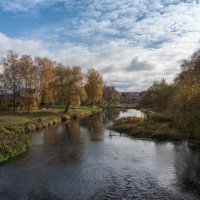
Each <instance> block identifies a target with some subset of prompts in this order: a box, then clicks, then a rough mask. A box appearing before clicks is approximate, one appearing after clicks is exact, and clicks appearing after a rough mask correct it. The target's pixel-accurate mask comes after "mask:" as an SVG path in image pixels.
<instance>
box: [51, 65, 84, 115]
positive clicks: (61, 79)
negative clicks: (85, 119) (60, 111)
mask: <svg viewBox="0 0 200 200" xmlns="http://www.w3.org/2000/svg"><path fill="white" fill-rule="evenodd" d="M54 88H55V89H56V91H57V97H58V100H59V102H60V103H63V104H64V105H65V110H64V112H65V113H67V111H68V109H69V106H70V105H73V106H76V105H80V101H81V99H82V98H83V97H84V87H83V74H82V72H81V68H80V67H65V66H64V65H62V64H59V65H58V66H57V67H56V79H55V82H54Z"/></svg>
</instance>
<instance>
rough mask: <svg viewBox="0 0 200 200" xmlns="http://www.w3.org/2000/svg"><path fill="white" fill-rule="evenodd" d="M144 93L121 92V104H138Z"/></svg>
mask: <svg viewBox="0 0 200 200" xmlns="http://www.w3.org/2000/svg"><path fill="white" fill-rule="evenodd" d="M144 93H146V91H143V92H122V95H121V100H120V101H121V103H128V104H133V103H138V102H139V101H140V100H141V98H142V96H143V95H144Z"/></svg>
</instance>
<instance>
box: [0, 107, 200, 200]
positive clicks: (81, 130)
mask: <svg viewBox="0 0 200 200" xmlns="http://www.w3.org/2000/svg"><path fill="white" fill-rule="evenodd" d="M128 113H129V114H131V115H133V113H136V115H138V114H142V113H139V112H138V111H134V110H132V111H130V110H129V111H127V112H126V111H124V112H122V111H119V110H113V111H112V112H110V111H105V112H104V113H102V114H100V115H95V116H92V117H89V118H87V119H84V120H81V121H80V122H79V121H78V120H75V121H71V122H70V123H69V124H68V125H60V126H58V127H53V128H48V129H44V130H40V131H37V132H35V133H33V134H32V138H31V147H30V149H29V151H28V152H27V153H26V154H24V155H22V156H20V157H18V158H16V159H14V160H11V161H9V162H7V163H5V164H3V165H1V166H0V199H1V200H106V199H107V200H108V199H110V200H131V199H136V200H145V199H149V200H152V199H158V200H165V199H166V200H171V199H172V200H174V199H177V200H196V199H200V148H199V147H198V146H195V145H193V144H192V145H191V144H188V142H158V141H152V140H141V139H133V138H130V137H128V136H125V135H123V134H119V133H116V132H113V131H110V130H108V129H107V128H106V127H107V125H109V124H110V123H112V121H113V120H114V119H116V118H119V116H120V117H123V116H127V115H128Z"/></svg>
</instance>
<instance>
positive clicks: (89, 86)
mask: <svg viewBox="0 0 200 200" xmlns="http://www.w3.org/2000/svg"><path fill="white" fill-rule="evenodd" d="M85 91H86V94H87V99H88V101H89V103H90V106H91V107H92V106H93V105H94V104H95V103H96V102H98V101H100V100H101V99H102V95H103V77H102V76H101V75H100V74H99V73H98V72H97V71H96V70H95V69H89V70H88V73H87V74H86V85H85Z"/></svg>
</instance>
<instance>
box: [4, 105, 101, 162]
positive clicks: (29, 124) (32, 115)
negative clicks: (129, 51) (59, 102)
mask: <svg viewBox="0 0 200 200" xmlns="http://www.w3.org/2000/svg"><path fill="white" fill-rule="evenodd" d="M99 112H102V109H101V108H99V107H93V108H89V107H86V106H84V107H79V108H71V109H70V110H69V112H68V114H67V115H66V114H65V117H66V118H67V120H70V119H71V118H73V117H74V116H76V117H77V118H84V117H87V116H90V115H92V114H96V113H99ZM62 116H63V109H62V108H60V109H59V108H56V109H49V110H43V111H32V112H23V111H19V112H4V113H1V114H0V163H1V162H4V161H7V160H9V159H11V158H13V157H16V156H18V155H20V154H22V153H24V152H26V151H27V150H28V147H29V145H30V134H29V133H30V132H32V131H35V130H38V129H42V128H47V127H51V126H55V125H58V124H60V123H61V118H62Z"/></svg>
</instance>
